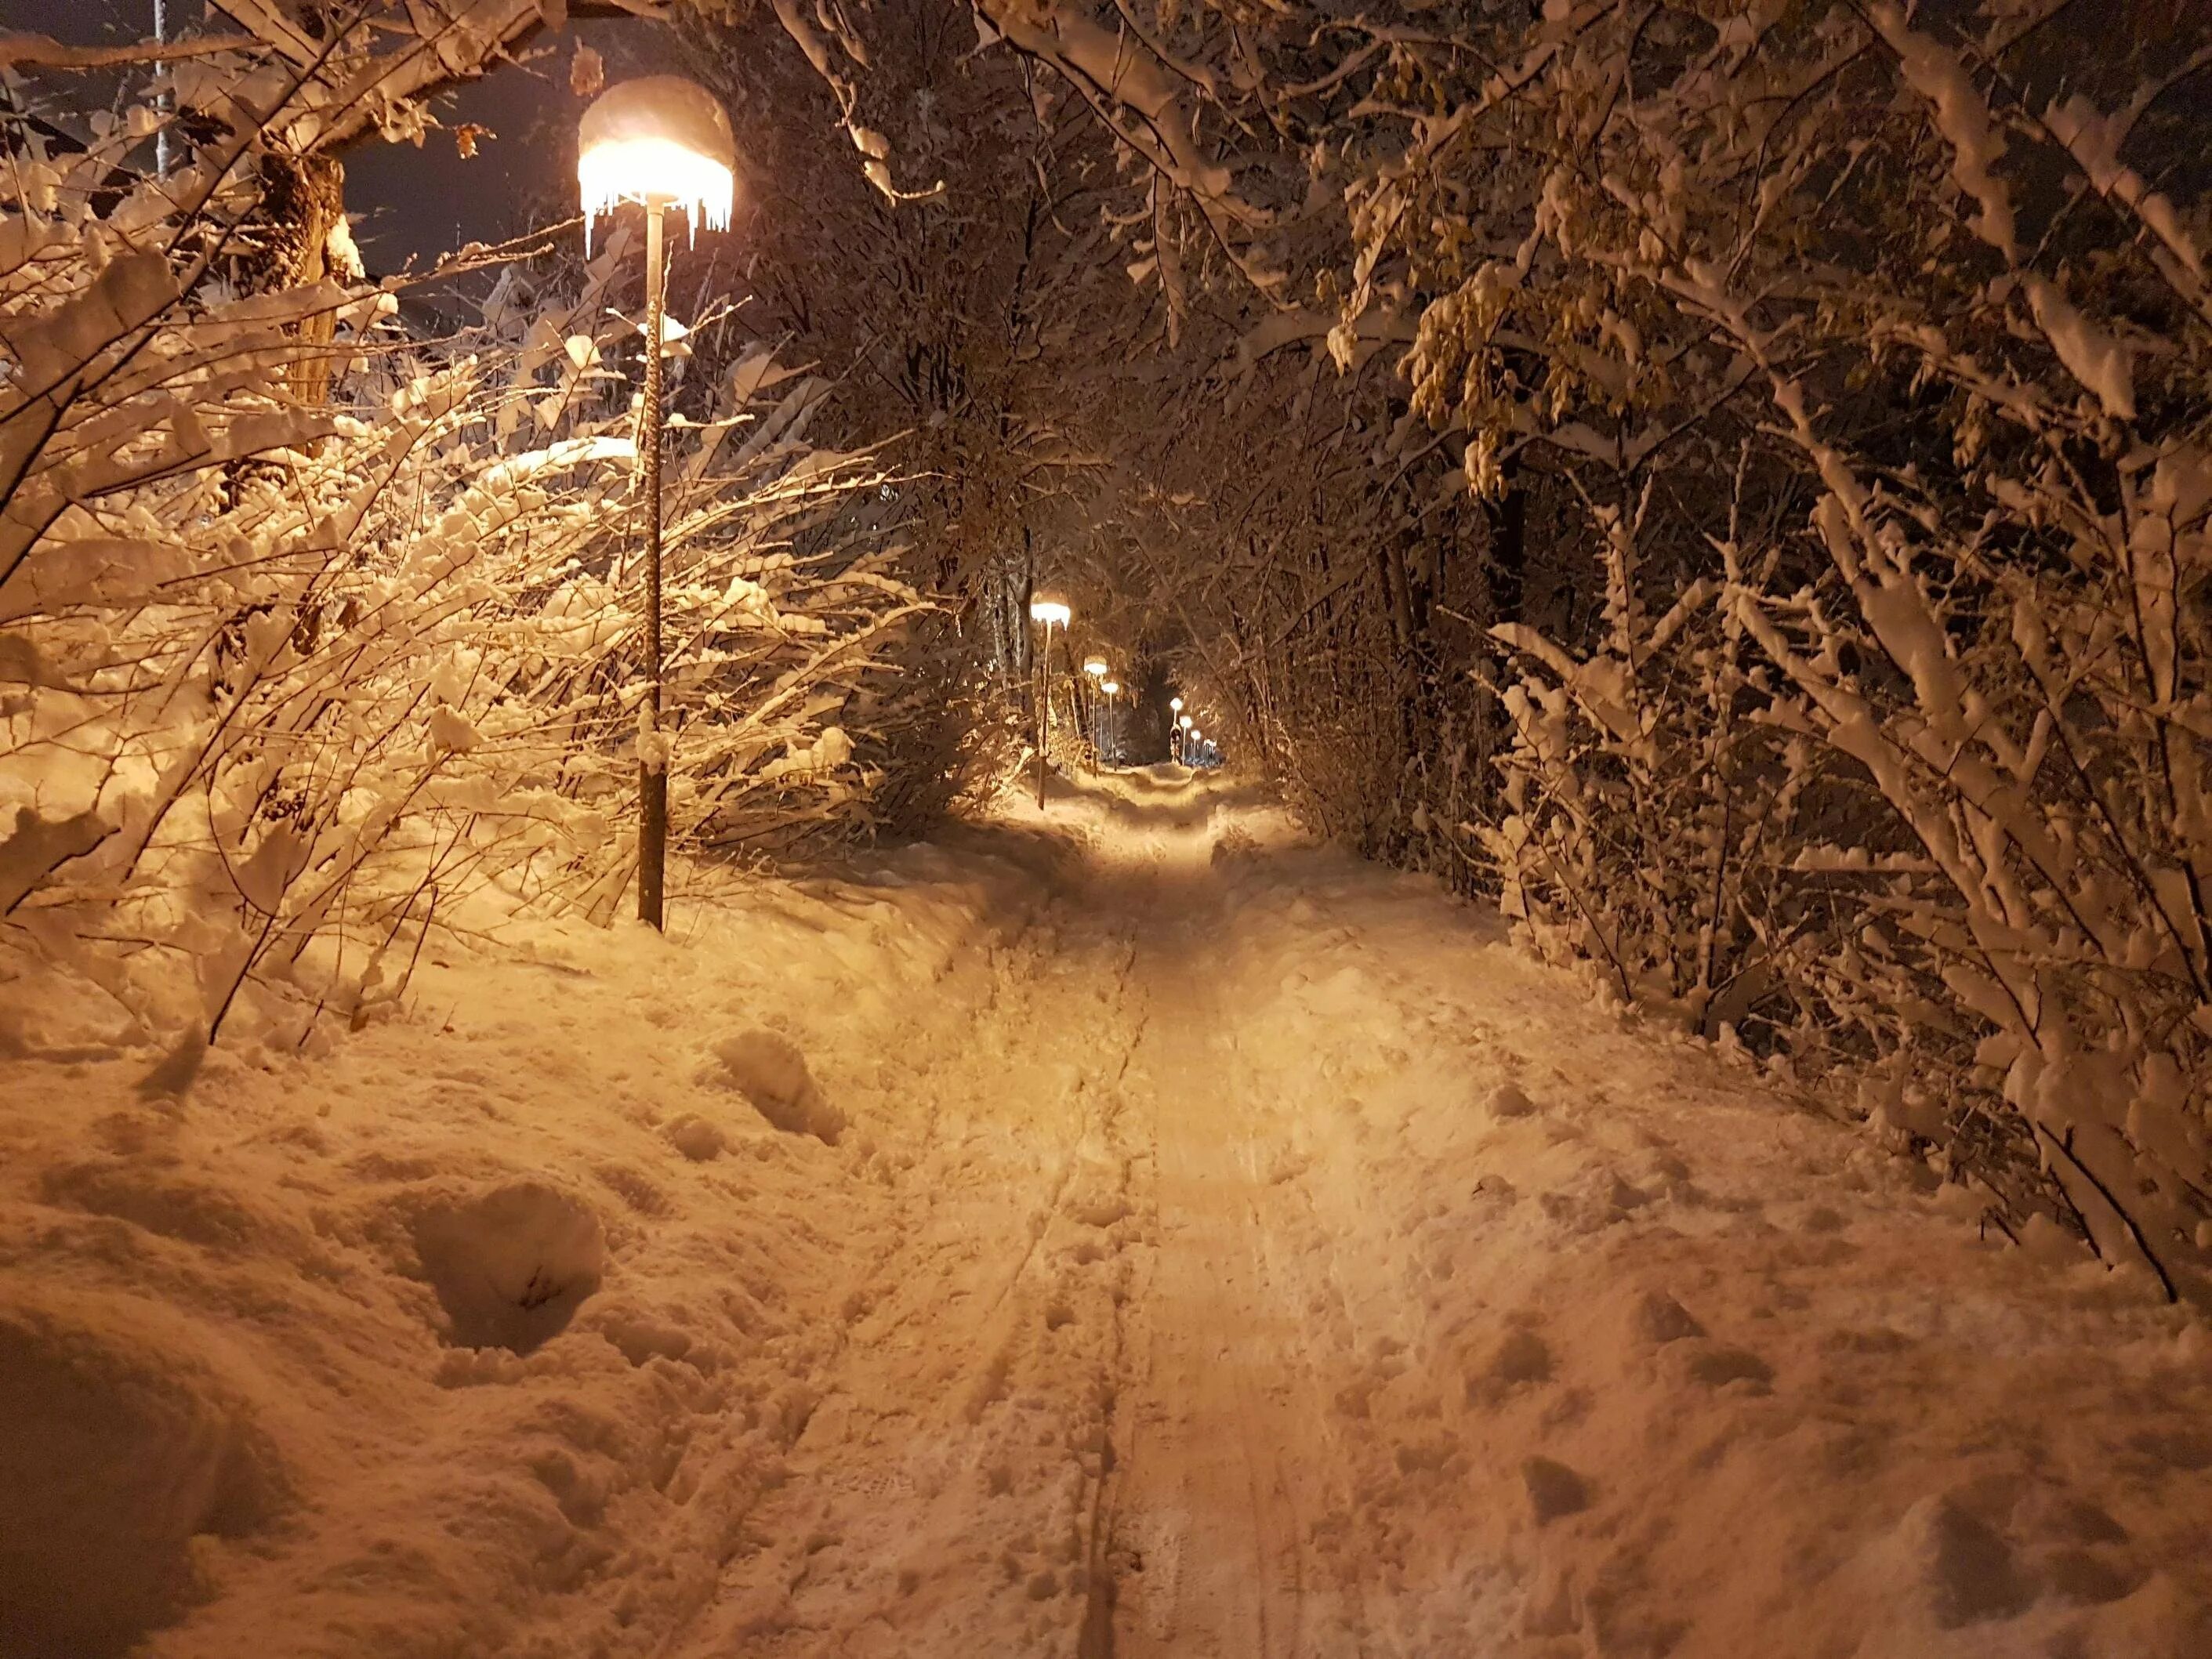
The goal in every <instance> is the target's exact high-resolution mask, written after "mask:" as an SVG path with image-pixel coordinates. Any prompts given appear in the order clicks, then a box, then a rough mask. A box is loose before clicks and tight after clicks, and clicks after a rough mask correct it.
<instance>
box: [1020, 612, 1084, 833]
mask: <svg viewBox="0 0 2212 1659" xmlns="http://www.w3.org/2000/svg"><path fill="white" fill-rule="evenodd" d="M1074 619H1075V613H1074V612H1073V611H1071V610H1069V609H1068V608H1067V606H1066V605H1063V604H1062V603H1061V602H1060V600H1058V599H1031V600H1030V621H1031V622H1033V623H1043V624H1044V650H1043V653H1042V654H1041V655H1040V656H1039V657H1038V658H1037V674H1036V682H1037V720H1036V734H1037V741H1036V751H1037V811H1040V812H1042V811H1044V752H1045V749H1046V746H1047V744H1049V743H1050V741H1051V738H1052V682H1051V679H1050V678H1049V675H1050V673H1051V671H1052V630H1053V629H1055V628H1057V629H1060V632H1061V633H1062V634H1063V635H1065V634H1066V632H1067V625H1068V623H1071V622H1073V621H1074Z"/></svg>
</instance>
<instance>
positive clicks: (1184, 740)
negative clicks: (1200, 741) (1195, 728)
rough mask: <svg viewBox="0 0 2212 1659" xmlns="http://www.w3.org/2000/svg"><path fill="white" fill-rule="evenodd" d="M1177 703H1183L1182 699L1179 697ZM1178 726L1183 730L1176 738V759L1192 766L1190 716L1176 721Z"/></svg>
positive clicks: (1184, 716) (1186, 715)
mask: <svg viewBox="0 0 2212 1659" xmlns="http://www.w3.org/2000/svg"><path fill="white" fill-rule="evenodd" d="M1176 702H1182V698H1180V697H1177V698H1176ZM1176 725H1177V726H1180V727H1182V730H1181V731H1180V732H1177V733H1176V759H1177V760H1178V761H1179V762H1181V763H1182V764H1183V765H1185V766H1188V765H1189V764H1190V738H1191V730H1190V716H1189V715H1188V714H1185V715H1183V716H1182V718H1181V719H1180V720H1176Z"/></svg>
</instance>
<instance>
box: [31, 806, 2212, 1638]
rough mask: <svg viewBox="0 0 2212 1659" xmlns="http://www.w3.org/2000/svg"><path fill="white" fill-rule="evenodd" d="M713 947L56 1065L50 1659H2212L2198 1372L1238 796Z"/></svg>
mask: <svg viewBox="0 0 2212 1659" xmlns="http://www.w3.org/2000/svg"><path fill="white" fill-rule="evenodd" d="M682 914H683V915H684V916H685V918H686V919H687V921H688V922H689V927H688V929H687V928H686V927H679V928H678V933H677V936H676V937H675V938H673V939H671V940H668V941H662V940H660V939H656V938H653V937H652V936H650V935H647V934H643V933H639V932H636V931H634V930H624V931H621V932H618V933H616V934H614V935H612V936H610V935H607V934H605V933H593V932H592V931H590V930H587V929H583V928H575V929H565V928H548V927H534V928H532V929H528V930H521V929H516V930H513V931H511V932H510V933H508V934H507V936H506V937H505V938H504V939H502V940H501V941H500V942H498V943H497V944H495V945H487V947H486V948H485V949H484V950H483V951H482V952H480V953H478V954H477V955H475V956H463V955H459V954H455V955H452V956H449V957H447V959H445V960H444V961H442V962H433V963H428V964H426V965H425V967H424V969H423V971H422V979H421V981H419V985H418V990H417V994H416V998H415V999H414V1012H413V1013H412V1014H411V1015H410V1017H409V1018H407V1019H406V1020H404V1021H403V1022H398V1023H394V1024H389V1025H385V1026H380V1027H377V1028H374V1029H372V1030H368V1031H365V1032H362V1033H360V1034H358V1035H356V1036H351V1037H349V1038H347V1039H346V1040H344V1041H343V1042H341V1043H339V1044H338V1045H337V1047H336V1048H335V1049H334V1051H333V1052H331V1053H330V1054H325V1055H321V1056H318V1057H314V1058H309V1059H298V1058H282V1059H280V1058H276V1057H270V1056H261V1057H253V1058H244V1057H241V1056H240V1055H239V1054H235V1053H230V1052H227V1051H224V1050H218V1051H217V1054H216V1057H215V1060H214V1061H213V1062H212V1064H211V1068H210V1073H209V1074H208V1075H207V1076H206V1077H205V1078H204V1079H203V1081H202V1083H201V1085H199V1087H198V1089H197V1091H196V1092H195V1094H194V1095H193V1097H191V1100H190V1101H189V1102H188V1103H186V1104H185V1105H184V1106H182V1107H176V1106H171V1105H167V1104H161V1103H147V1102H143V1101H141V1100H139V1099H138V1098H137V1096H136V1095H135V1094H134V1092H133V1091H132V1088H131V1083H132V1080H133V1079H135V1078H136V1077H137V1075H139V1074H140V1073H143V1069H144V1060H143V1056H136V1055H127V1054H106V1053H103V1051H102V1050H101V1048H100V1044H99V1042H98V1041H97V1031H96V1030H94V1029H92V1026H91V1025H90V1024H88V1022H93V1024H96V1021H94V1016H93V1015H91V1014H88V1013H82V1012H79V1013H75V1014H71V1013H70V1012H69V1011H66V1010H63V1011H53V1012H49V1013H48V1014H47V1015H46V1016H45V1017H44V1018H45V1019H46V1024H45V1026H44V1027H41V1026H40V1024H38V1022H36V1021H32V1022H29V1023H27V1024H25V1025H24V1027H23V1030H25V1031H26V1032H27V1033H28V1035H27V1036H24V1037H23V1038H22V1039H21V1040H20V1041H19V1042H18V1047H19V1048H24V1049H27V1050H28V1051H29V1052H28V1053H27V1054H26V1055H25V1056H24V1057H21V1058H18V1059H14V1060H6V1061H0V1087H4V1088H5V1089H6V1090H7V1091H8V1092H7V1096H6V1104H5V1109H4V1111H0V1413H4V1414H5V1417H6V1420H8V1421H9V1422H10V1423H11V1424H15V1425H21V1433H19V1434H17V1435H15V1437H14V1438H13V1440H12V1442H11V1443H10V1445H9V1447H8V1448H7V1449H4V1450H0V1516H5V1518H6V1523H7V1524H6V1528H5V1530H4V1532H0V1591H5V1592H7V1593H6V1594H0V1652H5V1653H6V1654H8V1655H9V1656H10V1659H13V1656H15V1654H17V1653H19V1652H20V1653H22V1654H25V1655H38V1656H46V1655H59V1654H69V1655H72V1656H87V1659H97V1656H99V1655H101V1654H120V1653H122V1652H125V1651H127V1650H131V1647H132V1645H133V1644H134V1643H137V1642H140V1641H142V1640H143V1643H144V1644H145V1646H146V1649H147V1650H148V1651H149V1652H151V1653H155V1654H160V1655H168V1656H183V1655H192V1656H209V1659H212V1656H226V1659H228V1656H234V1655H237V1654H240V1653H245V1652H259V1651H276V1650H279V1649H280V1648H281V1650H283V1651H285V1652H287V1653H289V1654H300V1655H331V1656H337V1655H345V1656H356V1655H361V1656H366V1655H369V1654H374V1655H377V1656H379V1659H392V1656H413V1655H421V1656H432V1655H439V1656H443V1655H455V1656H459V1655H482V1654H507V1653H512V1654H517V1655H527V1656H544V1659H552V1656H564V1659H565V1656H579V1659H580V1656H633V1655H635V1656H648V1655H650V1656H667V1659H704V1656H709V1655H714V1656H720V1655H748V1656H750V1655H763V1656H799V1655H807V1656H817V1655H818V1656H824V1659H826V1656H830V1655H853V1656H885V1659H888V1656H892V1655H899V1656H914V1659H939V1656H945V1659H971V1656H980V1655H994V1656H996V1655H1024V1656H1026V1655H1054V1654H1058V1655H1066V1656H1073V1659H1106V1656H1114V1659H1139V1656H1155V1655H1163V1656H1164V1655H1175V1656H1189V1659H1207V1656H1218V1659H1294V1656H1316V1659H1320V1656H1329V1659H1335V1656H1346V1659H1350V1656H1366V1659H1385V1656H1405V1659H1416V1656H1418V1659H1448V1656H1455V1655H1464V1656H1492V1655H1496V1656H1512V1659H1567V1656H1583V1655H1607V1656H1611V1655H1652V1656H1656V1655H1660V1654H1674V1655H1680V1656H1711V1659H1737V1656H1751V1655H1768V1654H1772V1655H1792V1656H1796V1655H1804V1656H1814V1659H1825V1656H1835V1659H1848V1656H1854V1655H1857V1656H1862V1659H1889V1656H1908V1655H1911V1656H1918V1655H1931V1656H1935V1655H1940V1656H1952V1655H1956V1656H1968V1655H1972V1656H1996V1655H2013V1654H2019V1655H2022V1656H2027V1655H2034V1656H2039V1659H2040V1656H2050V1659H2077V1656H2078V1659H2091V1656H2100V1655H2111V1656H2114V1659H2119V1656H2127V1659H2161V1656H2173V1659H2182V1656H2186V1655H2201V1654H2203V1653H2205V1652H2208V1651H2212V1626H2208V1624H2207V1621H2206V1611H2205V1610H2206V1608H2207V1607H2208V1606H2212V1566H2208V1562H2212V1428H2208V1427H2207V1425H2212V1343H2208V1341H2207V1340H2206V1334H2205V1332H2204V1331H2203V1328H2201V1327H2200V1326H2198V1325H2197V1324H2195V1323H2193V1322H2191V1319H2190V1318H2189V1317H2188V1316H2184V1315H2181V1314H2178V1313H2174V1312H2172V1311H2170V1310H2164V1309H2161V1308H2159V1307H2156V1306H2154V1305H2153V1304H2151V1303H2150V1302H2149V1301H2148V1299H2147V1298H2146V1297H2144V1296H2143V1295H2142V1287H2140V1286H2137V1285H2129V1284H2125V1283H2123V1282H2119V1281H2116V1280H2114V1279H2112V1278H2111V1277H2109V1276H2107V1275H2106V1274H2105V1273H2102V1272H2101V1270H2100V1269H2097V1268H2095V1267H2090V1266H2069V1265H2064V1264H2052V1263H2045V1262H2039V1261H2031V1260H2029V1259H2027V1257H2026V1256H2024V1255H2022V1254H2021V1252H2020V1251H2018V1250H2016V1249H2011V1248H2009V1247H2001V1246H2000V1245H1999V1244H1997V1243H1988V1244H1985V1243H1982V1242H1981V1241H1980V1240H1979V1238H1978V1233H1977V1229H1976V1227H1975V1225H1974V1224H1973V1217H1972V1206H1971V1205H1969V1206H1965V1207H1964V1208H1963V1209H1962V1208H1961V1206H1960V1205H1959V1204H1958V1203H1957V1202H1956V1193H1955V1189H1953V1195H1952V1196H1951V1197H1950V1198H1948V1199H1947V1198H1946V1197H1945V1196H1944V1195H1942V1194H1934V1193H1930V1192H1929V1191H1928V1190H1925V1188H1928V1187H1929V1186H1932V1183H1931V1182H1925V1181H1918V1182H1916V1180H1915V1179H1913V1178H1911V1177H1912V1176H1914V1175H1915V1174H1916V1173H1917V1171H1914V1170H1906V1169H1905V1168H1904V1167H1903V1166H1901V1165H1899V1164H1896V1163H1894V1162H1893V1161H1892V1160H1889V1159H1887V1158H1884V1157H1882V1156H1881V1154H1880V1153H1879V1152H1876V1151H1875V1149H1874V1148H1872V1147H1871V1146H1869V1144H1868V1143H1867V1141H1866V1140H1865V1139H1864V1138H1863V1135H1862V1134H1861V1133H1858V1132H1857V1131H1855V1130H1851V1129H1847V1128H1845V1127H1842V1126H1838V1125H1834V1124H1831V1123H1829V1122H1827V1121H1824V1120H1822V1119H1820V1118H1819V1117H1817V1116H1815V1115H1812V1114H1810V1113H1809V1112H1807V1111H1805V1110H1802V1109H1797V1108H1795V1107H1792V1106H1790V1105H1788V1104H1786V1103H1783V1102H1781V1101H1779V1100H1778V1099H1777V1098H1776V1097H1774V1096H1773V1095H1772V1094H1771V1092H1769V1091H1765V1089H1763V1088H1762V1087H1761V1086H1760V1085H1759V1084H1758V1083H1757V1081H1756V1080H1755V1079H1753V1077H1752V1076H1751V1075H1750V1074H1749V1073H1744V1072H1740V1071H1733V1070H1730V1069H1729V1068H1727V1067H1725V1066H1722V1065H1721V1064H1720V1063H1719V1062H1718V1061H1717V1060H1716V1059H1715V1058H1714V1057H1713V1056H1712V1055H1711V1054H1710V1053H1709V1052H1708V1051H1705V1050H1703V1049H1699V1048H1692V1047H1689V1046H1686V1045H1683V1044H1680V1043H1675V1042H1667V1041H1664V1040H1662V1039H1661V1038H1660V1037H1659V1036H1656V1035H1654V1034H1652V1033H1650V1032H1649V1031H1646V1030H1639V1029H1637V1028H1635V1027H1633V1026H1632V1025H1630V1024H1625V1023H1624V1022H1623V1021H1622V1020H1621V1019H1620V1018H1619V1017H1618V1016H1617V1015H1615V1014H1613V1013H1612V1012H1608V1011H1607V1010H1606V1009H1604V1008H1602V1007H1600V1006H1595V1003H1594V1001H1593V1000H1592V998H1591V997H1590V995H1589V993H1588V992H1587V991H1586V990H1585V989H1584V988H1583V987H1582V986H1580V985H1579V984H1578V983H1577V982H1576V981H1572V980H1571V979H1569V978H1567V977H1565V976H1563V975H1559V974H1557V973H1554V972H1552V971H1550V970H1547V969H1541V968H1540V967H1537V966H1534V965H1533V964H1531V963H1528V961H1526V960H1525V959H1523V958H1522V957H1520V956H1518V955H1517V954H1516V953H1515V952H1514V951H1511V950H1510V948H1509V947H1508V946H1507V945H1505V944H1504V942H1503V939H1502V935H1501V933H1500V932H1499V929H1498V925H1497V923H1496V921H1495V919H1494V918H1492V917H1490V916H1487V915H1485V914H1484V913H1482V912H1480V911H1479V910H1476V909H1473V908H1467V907H1462V906H1458V905H1455V904H1452V903H1450V902H1447V901H1445V900H1444V899H1443V898H1441V897H1440V896H1438V895H1437V893H1436V892H1435V890H1433V889H1432V888H1431V887H1429V886H1427V885H1426V884H1423V883H1420V882H1419V881H1415V880H1411V879H1407V878H1398V877H1393V876H1390V875H1388V874H1386V873H1383V872H1378V871H1376V870H1373V869H1371V868H1368V867H1364V866H1359V865H1358V864H1356V863H1354V862H1353V861H1352V860H1348V859H1346V858H1345V857H1343V856H1341V855H1340V854H1334V853H1332V852H1328V851H1326V850H1323V849H1318V848H1311V847H1308V846H1305V845H1304V844H1302V843H1300V842H1298V840H1297V838H1296V837H1295V836H1292V835H1291V834H1290V833H1289V832H1288V831H1287V830H1286V829H1285V827H1284V826H1283V825H1282V824H1281V823H1280V822H1279V819H1278V818H1277V817H1275V816H1274V815H1273V813H1271V812H1269V811H1267V810H1266V809H1265V808H1264V807H1261V806H1259V805H1254V804H1252V803H1249V802H1247V801H1243V800H1242V799H1239V798H1238V797H1237V795H1236V794H1235V793H1234V792H1233V791H1231V790H1227V789H1224V788H1221V787H1217V786H1207V785H1205V784H1186V783H1182V782H1180V781H1174V780H1170V779H1165V778H1157V777H1153V776H1151V775H1129V776H1127V777H1124V778H1122V779H1120V780H1116V781H1113V782H1112V783H1111V784H1110V786H1102V787H1091V788H1085V789H1084V790H1081V791H1079V792H1076V793H1073V794H1072V795H1071V796H1069V797H1066V798H1063V799H1060V800H1059V801H1057V802H1056V803H1055V805H1054V809H1053V811H1052V813H1051V814H1050V815H1049V818H1048V825H1047V827H1043V828H1040V827H1037V826H1036V823H1035V822H1034V815H1033V813H1032V814H1030V815H1029V817H1028V818H1027V819H1025V818H1024V816H1023V815H1022V814H1019V813H1014V814H1011V815H1010V816H1009V817H1008V819H1007V820H1006V821H1004V822H1000V823H992V824H987V825H981V826H978V827H977V828H976V829H975V830H974V831H973V832H972V833H970V834H969V835H966V836H963V837H960V838H958V839H957V840H956V841H954V842H951V843H949V844H948V845H946V846H945V847H942V848H922V849H914V850H911V851H909V852H907V853H904V854H897V855H895V856H889V857H885V858H883V859H880V860H872V861H868V862H866V864H865V865H864V866H861V867H858V868H855V869H854V870H852V871H849V872H841V873H838V874H836V875H835V876H834V877H833V876H827V875H825V876H823V877H821V878H817V879H814V880H811V881H804V882H794V883H785V882H750V883H745V884H733V885H732V886H730V887H729V888H728V889H727V890H726V891H724V892H722V893H721V894H720V896H710V895H694V896H692V897H691V898H690V900H689V902H688V904H687V906H686V907H685V908H684V909H683V911H682ZM72 1019H74V1020H75V1022H76V1023H75V1024H74V1025H72V1024H70V1022H71V1020H72ZM42 1054H43V1057H41V1056H42ZM779 1124H781V1126H782V1127H777V1126H778V1125H779Z"/></svg>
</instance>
